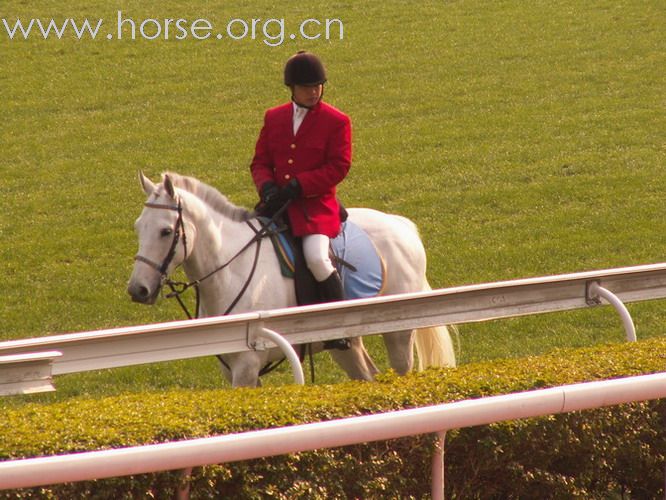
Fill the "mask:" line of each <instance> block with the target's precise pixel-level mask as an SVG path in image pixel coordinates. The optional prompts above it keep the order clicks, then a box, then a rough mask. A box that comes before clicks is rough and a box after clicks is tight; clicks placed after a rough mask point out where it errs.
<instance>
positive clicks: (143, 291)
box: [127, 283, 160, 305]
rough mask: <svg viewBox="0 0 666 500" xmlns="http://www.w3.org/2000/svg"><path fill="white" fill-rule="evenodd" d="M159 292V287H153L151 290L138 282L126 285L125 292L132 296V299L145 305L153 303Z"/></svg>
mask: <svg viewBox="0 0 666 500" xmlns="http://www.w3.org/2000/svg"><path fill="white" fill-rule="evenodd" d="M159 292H160V288H159V287H155V289H154V290H153V291H151V290H150V289H149V288H148V287H147V286H145V285H141V284H138V283H130V284H129V286H128V287H127V293H129V294H130V297H132V301H134V302H138V303H140V304H146V305H152V304H154V303H155V301H156V300H157V295H158V294H159Z"/></svg>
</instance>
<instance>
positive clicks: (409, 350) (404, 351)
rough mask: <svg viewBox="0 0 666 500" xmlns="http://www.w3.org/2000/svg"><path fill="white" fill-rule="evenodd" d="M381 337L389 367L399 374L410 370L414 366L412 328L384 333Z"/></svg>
mask: <svg viewBox="0 0 666 500" xmlns="http://www.w3.org/2000/svg"><path fill="white" fill-rule="evenodd" d="M383 337H384V345H386V350H387V352H388V356H389V362H390V363H391V368H393V369H394V370H395V371H396V372H398V374H400V375H405V374H406V373H407V372H409V371H411V370H412V368H413V367H414V349H413V347H414V330H404V331H401V332H391V333H385V334H384V335H383Z"/></svg>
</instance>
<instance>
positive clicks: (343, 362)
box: [329, 337, 379, 380]
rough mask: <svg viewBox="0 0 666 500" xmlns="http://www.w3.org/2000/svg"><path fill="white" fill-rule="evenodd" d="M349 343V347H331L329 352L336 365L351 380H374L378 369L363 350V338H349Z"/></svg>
mask: <svg viewBox="0 0 666 500" xmlns="http://www.w3.org/2000/svg"><path fill="white" fill-rule="evenodd" d="M349 340H350V342H351V345H350V347H349V349H346V350H344V351H341V350H339V349H332V350H330V351H329V352H330V353H331V356H332V357H333V359H334V360H335V362H336V363H338V365H340V367H341V368H342V369H343V370H344V371H345V372H346V373H347V375H348V376H349V378H351V379H353V380H374V378H375V375H377V374H378V373H379V369H377V367H376V366H375V363H374V362H373V361H372V359H371V358H370V355H369V354H368V352H367V351H366V350H365V346H364V345H363V340H362V339H361V338H360V337H355V338H351V339H349Z"/></svg>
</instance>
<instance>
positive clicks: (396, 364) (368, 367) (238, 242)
mask: <svg viewBox="0 0 666 500" xmlns="http://www.w3.org/2000/svg"><path fill="white" fill-rule="evenodd" d="M140 180H141V186H142V188H143V190H144V192H145V193H146V195H147V196H148V200H147V201H146V203H145V206H144V209H143V212H142V213H141V215H140V217H139V218H138V219H137V221H136V224H135V228H136V231H137V234H138V237H139V253H138V254H137V257H136V262H135V265H134V270H133V272H132V276H131V278H130V281H129V285H128V292H129V294H130V295H131V296H132V299H133V300H134V301H136V302H140V303H144V304H153V303H154V302H155V300H156V298H157V296H158V294H159V291H160V289H161V286H162V284H163V278H164V277H165V276H167V275H169V274H170V273H171V272H173V271H174V269H176V267H178V266H179V265H181V264H182V265H183V269H184V271H185V274H186V275H187V277H188V279H190V280H197V279H199V278H201V277H203V276H206V275H208V274H210V273H211V272H212V271H214V270H216V269H218V267H220V266H221V265H222V264H223V263H226V262H228V261H229V260H230V259H231V262H230V263H229V264H228V265H227V266H226V267H224V268H223V269H221V270H219V271H218V272H215V273H213V274H211V275H210V277H209V278H207V279H205V280H203V281H202V282H201V283H200V285H199V287H200V296H201V302H200V304H199V311H198V313H199V316H200V317H204V316H217V315H222V314H225V312H226V311H227V310H228V308H229V307H230V305H231V304H232V303H233V302H234V301H235V300H237V303H236V304H235V306H233V312H234V313H239V312H248V311H255V310H267V309H274V308H283V307H290V306H294V305H296V295H295V291H294V283H293V280H291V279H289V278H285V277H283V276H282V274H281V272H280V268H279V265H278V261H277V259H276V257H275V252H274V250H273V246H272V245H270V244H263V245H261V248H260V251H259V254H258V257H257V262H256V272H255V274H254V276H253V278H252V279H251V281H250V283H249V286H248V287H247V289H246V290H245V292H244V293H242V294H241V290H242V288H243V286H244V284H245V282H246V280H247V277H248V274H249V270H250V269H251V268H252V266H253V264H254V260H255V247H254V246H252V247H251V248H248V249H247V250H245V251H242V252H240V254H238V255H237V256H236V254H237V253H238V252H239V251H241V250H242V248H243V247H244V246H245V245H246V244H247V243H248V242H249V241H251V240H252V238H253V237H254V236H255V233H254V231H253V229H252V228H251V227H250V226H249V225H248V224H247V223H246V221H248V220H250V219H252V218H253V216H254V214H253V212H250V211H248V210H246V209H244V208H241V207H237V206H235V205H233V204H232V203H231V202H229V200H228V199H227V198H226V197H225V196H223V195H222V194H220V193H219V192H218V191H217V190H216V189H214V188H212V187H210V186H208V185H206V184H204V183H202V182H200V181H198V180H197V179H194V178H192V177H185V176H181V175H178V174H174V173H167V174H164V175H163V179H162V183H161V184H158V185H156V184H154V183H153V182H151V181H150V180H149V179H147V178H146V177H144V175H143V174H140ZM349 220H351V221H353V222H354V223H355V224H357V225H358V226H360V227H361V228H363V229H364V230H365V231H366V232H367V233H368V235H369V236H370V238H371V240H372V241H373V243H374V244H375V246H376V248H377V250H378V252H379V254H380V255H382V257H383V258H384V260H385V263H386V269H387V273H386V283H385V284H384V289H383V294H384V295H390V294H397V293H404V292H417V291H426V290H430V286H429V285H428V282H427V280H426V276H425V271H426V256H425V250H424V248H423V244H422V243H421V240H420V238H419V235H418V232H417V229H416V226H415V225H414V224H413V223H412V222H411V221H409V220H408V219H406V218H404V217H400V216H396V215H388V214H385V213H382V212H378V211H376V210H370V209H362V208H355V209H350V210H349ZM255 225H257V224H255ZM233 257H235V258H233ZM383 338H384V343H385V345H386V348H387V351H388V355H389V360H390V364H391V367H392V368H393V369H395V370H396V371H397V372H398V373H400V374H405V373H407V372H408V371H410V370H411V369H412V368H413V364H414V357H413V346H414V344H416V350H417V353H418V358H419V365H420V368H423V367H427V366H455V363H456V361H455V354H454V351H453V346H452V342H451V337H450V335H449V332H448V330H447V328H446V327H444V326H442V327H433V328H425V329H420V330H416V331H414V330H410V331H400V332H393V333H385V334H383ZM322 346H323V344H322V343H321V342H318V343H315V344H314V345H313V346H312V350H313V352H318V351H321V350H322ZM330 352H331V356H333V358H334V359H335V361H336V362H337V363H338V364H339V365H340V366H341V367H342V368H343V370H345V372H346V373H347V375H349V377H351V378H353V379H361V380H372V379H373V378H374V375H376V374H377V373H378V369H377V367H376V366H375V364H374V363H373V361H372V360H371V359H370V356H369V355H368V353H367V352H366V350H365V347H364V346H363V340H362V339H361V338H360V337H357V338H352V339H351V347H350V348H349V349H347V350H337V349H334V350H331V351H330ZM222 358H223V360H224V362H225V363H223V364H226V367H224V368H223V371H224V373H225V376H226V377H227V378H228V379H229V381H230V382H231V384H232V386H234V387H238V386H257V385H258V383H259V371H260V370H261V368H262V367H263V366H265V365H266V364H267V363H269V362H271V361H274V360H277V359H280V358H281V351H280V350H279V349H277V348H274V349H268V350H265V351H249V352H243V353H238V354H227V355H223V356H222Z"/></svg>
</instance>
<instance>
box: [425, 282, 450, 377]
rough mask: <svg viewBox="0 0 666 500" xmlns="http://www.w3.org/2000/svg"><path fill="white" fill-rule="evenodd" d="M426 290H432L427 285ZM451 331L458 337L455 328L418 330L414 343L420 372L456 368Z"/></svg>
mask: <svg viewBox="0 0 666 500" xmlns="http://www.w3.org/2000/svg"><path fill="white" fill-rule="evenodd" d="M424 288H425V290H424V291H427V290H431V288H430V285H428V284H427V283H426V286H425V287H424ZM449 329H452V330H453V331H454V332H455V333H456V336H457V333H458V332H457V329H456V327H455V326H448V327H447V326H432V327H429V328H419V329H418V330H416V334H415V336H414V343H415V344H416V353H417V355H418V358H419V371H421V370H424V369H425V368H428V367H429V366H435V367H438V366H448V367H455V366H456V353H455V351H454V350H453V342H452V340H451V335H450V334H449Z"/></svg>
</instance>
